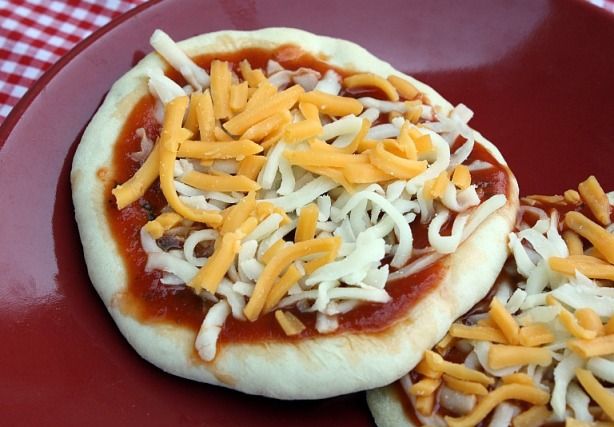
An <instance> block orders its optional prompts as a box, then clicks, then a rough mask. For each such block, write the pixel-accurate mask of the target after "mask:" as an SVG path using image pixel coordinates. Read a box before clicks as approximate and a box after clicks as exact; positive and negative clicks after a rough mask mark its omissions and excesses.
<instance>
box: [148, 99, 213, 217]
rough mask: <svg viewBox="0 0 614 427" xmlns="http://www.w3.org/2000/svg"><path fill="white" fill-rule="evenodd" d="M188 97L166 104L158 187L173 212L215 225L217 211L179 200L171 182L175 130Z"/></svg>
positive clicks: (175, 149) (174, 157)
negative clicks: (197, 207) (188, 204)
mask: <svg viewBox="0 0 614 427" xmlns="http://www.w3.org/2000/svg"><path fill="white" fill-rule="evenodd" d="M187 102H188V98H187V97H185V96H183V97H179V98H175V99H173V100H172V101H171V102H169V103H168V104H166V111H165V114H164V123H163V125H162V132H161V133H160V140H159V144H160V188H161V189H162V193H163V194H164V197H165V198H166V201H167V202H168V204H169V205H170V206H171V208H173V210H174V211H175V212H177V213H178V214H179V215H181V216H183V217H184V218H187V219H189V220H192V221H196V222H202V223H205V224H208V225H210V226H217V225H219V224H220V222H222V216H221V215H220V214H219V213H217V212H210V211H204V210H200V209H193V208H191V207H189V206H186V205H184V204H183V202H181V200H179V196H178V195H177V193H176V191H175V184H174V183H173V180H174V177H173V172H174V168H175V159H176V157H177V146H178V145H179V141H178V140H177V137H176V135H177V132H178V130H179V129H180V128H181V122H182V120H183V115H184V112H185V109H186V106H187Z"/></svg>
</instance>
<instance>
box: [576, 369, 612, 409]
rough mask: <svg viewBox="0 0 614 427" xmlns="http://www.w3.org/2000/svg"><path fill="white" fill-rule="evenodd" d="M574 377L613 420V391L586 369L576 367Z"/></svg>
mask: <svg viewBox="0 0 614 427" xmlns="http://www.w3.org/2000/svg"><path fill="white" fill-rule="evenodd" d="M576 377H577V378H578V381H580V384H582V387H584V389H585V390H586V392H587V393H588V394H589V395H590V396H591V397H592V398H593V400H595V402H597V403H598V404H599V406H601V408H602V409H603V410H604V411H605V413H606V414H607V415H608V417H610V420H612V421H614V393H612V392H611V391H608V390H606V389H605V387H603V386H602V385H601V384H599V381H597V379H596V378H595V376H594V375H593V374H592V373H591V372H590V371H587V370H586V369H579V368H578V369H576Z"/></svg>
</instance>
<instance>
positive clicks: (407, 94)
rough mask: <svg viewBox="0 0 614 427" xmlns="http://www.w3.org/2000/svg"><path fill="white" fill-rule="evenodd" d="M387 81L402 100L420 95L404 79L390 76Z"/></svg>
mask: <svg viewBox="0 0 614 427" xmlns="http://www.w3.org/2000/svg"><path fill="white" fill-rule="evenodd" d="M387 80H388V81H389V82H390V84H391V85H392V86H393V87H394V88H395V89H396V90H397V92H398V93H399V95H401V96H402V97H403V98H405V99H408V100H411V99H414V98H415V97H416V96H418V95H419V94H420V92H419V91H418V89H416V87H415V86H414V85H413V84H411V83H410V82H408V81H407V80H405V79H404V78H401V77H398V76H394V75H390V76H388V78H387Z"/></svg>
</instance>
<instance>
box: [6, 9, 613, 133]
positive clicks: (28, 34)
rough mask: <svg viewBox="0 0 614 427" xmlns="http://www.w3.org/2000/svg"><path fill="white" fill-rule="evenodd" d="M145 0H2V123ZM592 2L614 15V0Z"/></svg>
mask: <svg viewBox="0 0 614 427" xmlns="http://www.w3.org/2000/svg"><path fill="white" fill-rule="evenodd" d="M145 1H147V0H103V1H97V0H0V124H1V123H2V122H3V121H4V119H5V118H6V116H7V115H8V114H9V112H10V111H11V109H12V108H13V106H14V105H15V104H16V103H17V101H19V99H20V98H21V97H22V96H23V94H24V93H26V91H27V90H28V89H29V88H30V86H32V85H33V84H34V82H35V81H36V79H38V78H39V76H40V75H41V74H42V73H43V72H44V71H45V70H46V69H47V68H49V66H51V65H52V64H53V63H55V62H56V61H57V60H58V59H59V58H60V57H61V56H62V55H63V54H64V53H66V52H67V51H68V50H70V49H71V48H72V47H73V46H74V45H75V44H77V43H78V42H79V41H81V40H82V39H84V38H85V37H87V36H88V35H89V34H90V33H92V32H93V31H94V30H96V29H98V28H99V27H101V26H103V25H104V24H106V23H107V22H108V21H110V20H111V19H113V18H115V17H116V16H119V15H121V14H122V13H124V12H126V11H128V10H129V9H131V8H133V7H134V6H136V5H138V4H141V3H144V2H145ZM588 1H589V2H591V3H593V4H595V5H597V6H600V7H603V8H604V9H607V10H610V11H611V12H614V0H588Z"/></svg>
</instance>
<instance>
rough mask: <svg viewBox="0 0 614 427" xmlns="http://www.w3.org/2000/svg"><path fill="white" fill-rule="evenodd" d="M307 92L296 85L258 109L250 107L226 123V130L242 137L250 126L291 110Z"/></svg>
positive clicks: (273, 97)
mask: <svg viewBox="0 0 614 427" xmlns="http://www.w3.org/2000/svg"><path fill="white" fill-rule="evenodd" d="M304 92H305V91H304V90H303V88H302V87H301V86H299V85H294V86H292V87H290V88H288V89H286V90H284V91H282V92H278V93H276V94H274V95H273V96H271V97H269V98H267V99H265V100H264V101H263V102H262V103H260V105H259V106H258V108H255V107H254V108H249V102H248V106H247V107H246V108H245V109H244V110H243V111H242V112H240V113H239V114H237V115H236V116H234V117H233V118H232V119H230V120H228V121H227V122H226V123H224V125H223V126H224V129H226V130H227V131H228V132H230V133H231V134H232V135H241V134H243V132H245V131H246V130H247V129H249V127H250V126H253V125H254V124H256V123H258V122H259V121H261V120H264V119H266V118H267V117H270V116H272V115H273V114H275V113H279V112H280V111H284V110H289V109H290V108H292V107H293V106H294V104H296V103H297V101H298V98H299V96H300V95H301V94H302V93H304Z"/></svg>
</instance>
